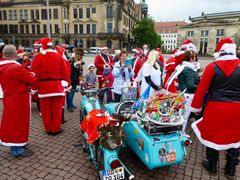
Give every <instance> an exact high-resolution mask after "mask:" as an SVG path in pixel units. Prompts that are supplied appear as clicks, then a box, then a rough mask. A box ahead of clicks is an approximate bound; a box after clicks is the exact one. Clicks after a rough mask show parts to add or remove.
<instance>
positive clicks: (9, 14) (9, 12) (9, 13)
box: [8, 11, 12, 32]
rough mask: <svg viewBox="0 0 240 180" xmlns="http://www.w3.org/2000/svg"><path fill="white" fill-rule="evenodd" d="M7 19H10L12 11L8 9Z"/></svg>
mask: <svg viewBox="0 0 240 180" xmlns="http://www.w3.org/2000/svg"><path fill="white" fill-rule="evenodd" d="M8 19H9V20H12V11H8ZM10 32H11V30H10Z"/></svg>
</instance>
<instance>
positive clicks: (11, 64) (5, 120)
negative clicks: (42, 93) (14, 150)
mask: <svg viewBox="0 0 240 180" xmlns="http://www.w3.org/2000/svg"><path fill="white" fill-rule="evenodd" d="M35 82H36V79H35V78H34V76H33V74H32V73H30V72H28V71H27V70H25V69H24V67H22V66H21V65H20V64H19V63H17V62H16V61H13V60H7V59H5V60H1V61H0V84H1V86H2V90H3V106H4V109H3V114H2V121H1V125H0V142H1V143H2V144H3V145H6V146H23V145H25V144H26V143H27V141H28V135H29V122H30V100H29V98H30V94H29V92H30V88H29V86H30V85H32V84H34V83H35Z"/></svg>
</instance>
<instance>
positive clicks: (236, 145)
mask: <svg viewBox="0 0 240 180" xmlns="http://www.w3.org/2000/svg"><path fill="white" fill-rule="evenodd" d="M202 120H203V118H201V119H199V120H198V121H196V122H194V123H192V125H191V126H192V129H193V131H194V132H195V134H196V136H197V138H198V140H199V141H200V142H201V143H202V144H203V145H204V146H207V147H210V148H213V149H215V150H218V151H220V150H226V149H230V148H239V147H240V142H238V143H232V144H223V145H219V144H215V143H213V142H210V141H207V140H205V139H203V138H202V136H201V133H200V131H199V129H198V128H197V124H198V123H199V122H201V121H202Z"/></svg>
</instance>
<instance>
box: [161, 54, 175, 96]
mask: <svg viewBox="0 0 240 180" xmlns="http://www.w3.org/2000/svg"><path fill="white" fill-rule="evenodd" d="M174 70H175V57H171V58H169V59H168V60H167V62H166V69H165V73H166V76H165V79H164V82H163V88H164V89H167V90H168V91H169V92H172V93H175V92H176V91H177V87H176V86H175V82H177V80H173V82H172V83H171V84H170V85H169V87H168V88H167V81H168V79H169V78H170V76H171V75H172V73H173V72H174Z"/></svg>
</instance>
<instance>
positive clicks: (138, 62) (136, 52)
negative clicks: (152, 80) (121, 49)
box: [132, 48, 143, 79]
mask: <svg viewBox="0 0 240 180" xmlns="http://www.w3.org/2000/svg"><path fill="white" fill-rule="evenodd" d="M132 54H133V59H132V66H133V73H134V75H133V78H134V79H135V78H136V77H137V76H138V73H139V71H140V69H141V68H142V65H143V61H142V57H141V56H142V50H141V49H140V48H134V49H132Z"/></svg>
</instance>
